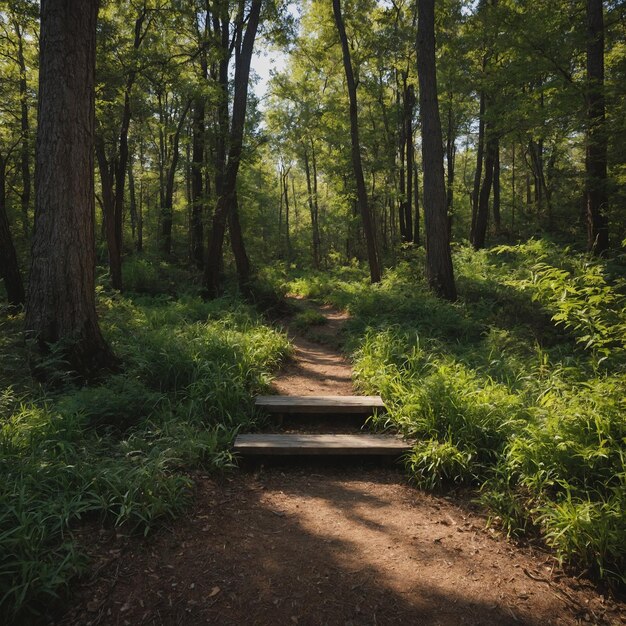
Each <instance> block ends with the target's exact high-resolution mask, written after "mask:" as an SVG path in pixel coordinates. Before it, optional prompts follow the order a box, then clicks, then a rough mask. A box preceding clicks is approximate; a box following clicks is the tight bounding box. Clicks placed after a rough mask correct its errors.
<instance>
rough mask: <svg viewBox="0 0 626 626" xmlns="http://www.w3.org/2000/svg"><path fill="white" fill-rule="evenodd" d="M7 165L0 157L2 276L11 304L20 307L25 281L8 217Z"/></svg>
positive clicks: (0, 252)
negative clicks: (23, 280)
mask: <svg viewBox="0 0 626 626" xmlns="http://www.w3.org/2000/svg"><path fill="white" fill-rule="evenodd" d="M6 166H7V163H6V159H5V158H4V157H0V278H2V279H3V280H4V287H5V289H6V292H7V297H8V300H9V304H10V305H11V306H14V307H18V306H20V305H22V304H24V283H23V282H22V275H21V273H20V267H19V264H18V262H17V254H16V253H15V246H14V245H13V238H12V237H11V231H10V229H9V218H8V217H7V206H6V196H7V187H6Z"/></svg>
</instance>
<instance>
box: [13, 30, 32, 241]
mask: <svg viewBox="0 0 626 626" xmlns="http://www.w3.org/2000/svg"><path fill="white" fill-rule="evenodd" d="M13 30H14V31H15V36H16V37H17V63H18V66H19V70H20V81H19V89H20V126H21V131H22V147H21V151H20V169H21V170H22V193H21V194H20V201H21V205H22V230H23V232H24V236H25V237H28V236H29V235H30V232H31V226H30V217H29V215H28V213H29V211H30V188H31V176H30V123H29V121H28V83H27V82H26V61H25V60H24V36H23V33H22V30H21V28H20V25H19V24H18V23H17V21H15V22H13Z"/></svg>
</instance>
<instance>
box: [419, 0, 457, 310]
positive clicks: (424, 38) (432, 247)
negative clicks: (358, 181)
mask: <svg viewBox="0 0 626 626" xmlns="http://www.w3.org/2000/svg"><path fill="white" fill-rule="evenodd" d="M417 9H418V16H419V18H418V19H419V21H418V29H417V73H418V77H419V98H420V112H421V117H422V161H423V164H424V222H425V228H426V277H427V278H428V282H429V284H430V286H431V288H432V289H433V290H434V291H435V292H436V293H437V294H438V295H440V296H441V297H443V298H447V299H448V300H455V299H456V286H455V284H454V272H453V269H452V255H451V253H450V238H449V232H448V217H447V214H446V188H445V180H444V171H443V146H442V142H441V121H440V119H439V104H438V102H437V73H436V67H435V0H418V2H417Z"/></svg>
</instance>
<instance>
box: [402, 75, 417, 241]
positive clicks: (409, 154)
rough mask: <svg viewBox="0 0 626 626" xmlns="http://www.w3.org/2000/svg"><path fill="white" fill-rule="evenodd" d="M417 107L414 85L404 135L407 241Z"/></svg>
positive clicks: (406, 100)
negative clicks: (414, 120)
mask: <svg viewBox="0 0 626 626" xmlns="http://www.w3.org/2000/svg"><path fill="white" fill-rule="evenodd" d="M414 106H415V89H414V88H413V85H409V86H408V87H407V88H406V93H405V96H404V134H405V137H406V208H405V217H404V223H405V226H406V233H407V241H413V239H414V233H413V160H414V159H413V107H414Z"/></svg>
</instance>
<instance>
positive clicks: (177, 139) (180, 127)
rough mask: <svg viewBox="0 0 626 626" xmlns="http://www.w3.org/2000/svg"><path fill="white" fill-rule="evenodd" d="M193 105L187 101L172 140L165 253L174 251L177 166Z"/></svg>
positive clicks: (163, 240)
mask: <svg viewBox="0 0 626 626" xmlns="http://www.w3.org/2000/svg"><path fill="white" fill-rule="evenodd" d="M190 106H191V101H187V104H186V105H185V108H184V109H183V112H182V113H181V114H180V119H179V120H178V125H177V126H176V131H175V132H174V137H173V140H172V159H171V161H170V166H169V168H168V170H167V178H166V183H165V197H164V202H163V223H162V224H161V252H162V253H163V254H164V255H166V256H167V255H169V254H171V253H172V222H173V219H174V183H175V181H176V168H177V167H178V159H179V158H180V151H179V149H178V147H179V144H180V133H181V132H182V130H183V126H184V125H185V119H186V118H187V112H188V111H189V107H190Z"/></svg>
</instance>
